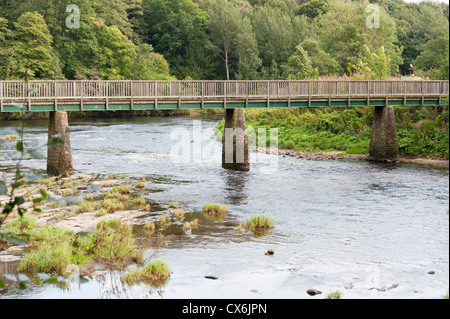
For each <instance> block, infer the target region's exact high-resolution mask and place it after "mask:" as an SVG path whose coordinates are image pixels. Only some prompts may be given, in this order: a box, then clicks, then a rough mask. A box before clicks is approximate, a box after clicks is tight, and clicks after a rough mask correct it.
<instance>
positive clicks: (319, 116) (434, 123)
mask: <svg viewBox="0 0 450 319" xmlns="http://www.w3.org/2000/svg"><path fill="white" fill-rule="evenodd" d="M395 110H396V118H397V129H398V138H399V146H400V152H401V155H403V156H410V157H441V158H445V159H448V158H449V111H448V105H447V106H439V107H437V106H426V107H404V106H402V107H396V109H395ZM246 120H247V126H248V127H250V126H251V127H253V128H254V129H255V131H256V132H257V131H258V129H260V128H264V129H267V139H266V141H267V146H270V137H269V133H270V132H269V131H270V130H269V129H270V128H278V130H279V131H278V147H279V148H281V149H293V150H301V151H315V152H317V151H333V150H338V151H345V152H346V153H347V154H368V152H369V146H370V139H371V134H372V120H373V108H372V107H354V108H345V109H329V108H321V109H267V110H266V109H261V110H255V109H249V110H246ZM218 129H220V130H222V131H223V121H222V123H220V124H219V126H218ZM251 138H252V137H251V136H249V139H251ZM253 138H256V137H253Z"/></svg>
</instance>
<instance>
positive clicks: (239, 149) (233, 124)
mask: <svg viewBox="0 0 450 319" xmlns="http://www.w3.org/2000/svg"><path fill="white" fill-rule="evenodd" d="M225 112H226V113H225V129H224V135H223V139H222V167H223V168H224V169H229V170H235V171H249V170H250V154H249V149H248V137H247V127H246V124H245V110H244V109H228V110H226V111H225Z"/></svg>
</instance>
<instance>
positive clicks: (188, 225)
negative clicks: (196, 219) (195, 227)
mask: <svg viewBox="0 0 450 319" xmlns="http://www.w3.org/2000/svg"><path fill="white" fill-rule="evenodd" d="M189 230H191V223H189V222H188V223H185V224H184V225H183V231H184V232H185V233H186V232H188V231H189Z"/></svg>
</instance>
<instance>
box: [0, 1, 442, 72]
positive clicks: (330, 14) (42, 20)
mask: <svg viewBox="0 0 450 319" xmlns="http://www.w3.org/2000/svg"><path fill="white" fill-rule="evenodd" d="M72 2H73V1H70V0H23V1H9V0H0V79H16V78H22V77H23V75H24V72H25V71H26V70H29V71H31V74H32V76H33V78H36V79H140V80H143V79H149V80H151V79H176V78H177V79H205V80H208V79H231V80H233V79H287V78H292V77H295V78H301V77H302V74H304V76H305V77H308V78H310V77H311V76H312V77H317V76H336V77H339V76H343V75H347V76H355V74H356V73H355V72H359V71H361V70H363V69H364V68H365V67H368V64H370V63H371V57H373V54H377V52H378V53H381V51H380V50H381V49H382V52H383V55H384V56H383V58H385V59H386V61H387V60H388V61H389V64H388V70H383V72H382V73H377V72H375V74H372V75H371V76H375V77H383V78H386V77H391V76H398V75H408V74H409V72H408V69H409V65H410V64H414V66H415V67H416V70H417V71H416V74H417V75H418V76H419V77H422V78H430V79H448V77H449V75H448V74H449V71H448V68H449V62H448V61H449V56H448V47H449V45H448V43H449V40H448V39H449V6H448V5H446V4H442V3H435V2H430V1H424V2H420V3H407V2H405V1H404V0H358V1H356V0H354V1H349V0H323V1H322V0H320V1H319V0H78V1H77V2H76V5H77V6H78V8H79V11H78V12H79V14H80V16H79V21H80V25H79V27H74V28H72V27H68V26H67V25H66V19H67V18H68V16H69V14H70V12H68V11H67V8H68V6H69V5H71V4H72ZM369 5H370V7H369ZM374 6H375V8H376V10H372V9H373V8H374ZM373 14H376V17H375V18H376V21H377V22H378V23H377V24H376V26H375V27H374V26H372V25H370V24H368V22H367V21H368V19H370V18H371V15H373ZM372 62H373V61H372ZM349 66H350V68H349ZM308 70H309V71H308Z"/></svg>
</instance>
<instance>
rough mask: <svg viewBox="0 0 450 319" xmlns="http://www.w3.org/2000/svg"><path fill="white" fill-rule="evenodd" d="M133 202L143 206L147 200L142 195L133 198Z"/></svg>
mask: <svg viewBox="0 0 450 319" xmlns="http://www.w3.org/2000/svg"><path fill="white" fill-rule="evenodd" d="M133 204H134V205H135V206H137V207H145V205H147V200H146V199H145V198H143V197H136V198H134V199H133Z"/></svg>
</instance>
